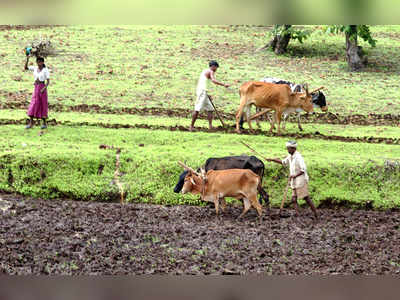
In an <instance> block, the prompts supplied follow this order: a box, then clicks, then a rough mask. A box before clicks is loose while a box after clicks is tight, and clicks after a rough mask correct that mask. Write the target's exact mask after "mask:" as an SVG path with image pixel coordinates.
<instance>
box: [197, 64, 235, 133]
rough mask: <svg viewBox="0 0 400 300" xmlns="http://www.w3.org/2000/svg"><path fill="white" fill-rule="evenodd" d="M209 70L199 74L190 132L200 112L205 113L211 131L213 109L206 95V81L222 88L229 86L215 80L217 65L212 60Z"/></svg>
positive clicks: (209, 97) (209, 98)
mask: <svg viewBox="0 0 400 300" xmlns="http://www.w3.org/2000/svg"><path fill="white" fill-rule="evenodd" d="M209 67H210V68H209V69H205V70H203V72H201V74H200V78H199V82H198V84H197V89H196V97H197V100H196V104H195V107H194V112H193V114H192V124H191V125H190V129H189V130H190V131H193V130H194V123H195V122H196V120H197V117H198V116H199V112H200V111H203V110H205V111H207V118H208V125H209V128H210V129H212V128H213V127H212V120H213V111H214V107H213V105H212V104H211V102H210V100H211V101H212V97H211V96H210V95H208V94H207V81H208V80H211V82H213V83H214V84H216V85H220V86H224V87H226V88H227V87H229V84H224V83H221V82H218V81H217V80H216V79H215V72H216V71H217V69H218V67H219V64H218V63H217V62H216V61H214V60H212V61H210V63H209Z"/></svg>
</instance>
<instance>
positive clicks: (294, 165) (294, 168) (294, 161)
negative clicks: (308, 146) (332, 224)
mask: <svg viewBox="0 0 400 300" xmlns="http://www.w3.org/2000/svg"><path fill="white" fill-rule="evenodd" d="M286 148H287V150H288V152H289V155H288V156H287V157H286V158H285V159H284V160H280V159H279V158H267V159H266V160H267V161H271V162H275V163H277V164H281V165H284V166H286V167H287V166H289V169H290V177H289V183H290V187H291V188H292V191H293V192H292V203H293V205H294V208H295V209H296V215H297V216H298V215H299V208H298V205H297V199H305V200H306V202H307V203H308V205H309V206H310V207H311V210H312V211H313V213H314V215H315V218H316V219H318V213H317V209H316V208H315V206H314V203H313V202H312V201H311V198H310V195H309V193H308V174H307V167H306V164H305V162H304V159H303V156H301V154H300V153H299V152H298V151H297V143H296V142H295V141H289V142H287V143H286Z"/></svg>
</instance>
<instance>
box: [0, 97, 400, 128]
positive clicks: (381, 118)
mask: <svg viewBox="0 0 400 300" xmlns="http://www.w3.org/2000/svg"><path fill="white" fill-rule="evenodd" d="M0 94H1V93H0ZM3 94H4V93H3ZM28 105H29V103H28V102H26V100H25V99H24V100H23V101H5V102H3V103H1V104H0V108H3V109H26V108H27V107H28ZM49 109H50V111H55V112H91V113H93V112H95V113H101V114H132V115H150V116H169V117H184V118H188V117H190V116H191V114H192V112H193V111H192V110H190V109H183V108H175V109H166V108H161V107H140V108H136V107H122V108H116V107H110V106H100V105H97V104H92V105H88V104H79V105H73V106H69V105H68V106H67V105H62V104H59V103H53V104H49ZM220 115H221V117H222V118H223V119H225V120H230V121H233V120H235V114H234V113H226V112H220ZM200 119H206V116H204V115H200ZM289 121H291V122H296V117H295V116H294V115H291V116H290V117H289ZM301 121H302V123H318V124H338V125H363V126H368V125H388V126H399V125H400V115H392V114H374V113H371V114H368V115H362V114H352V115H340V114H334V113H331V112H327V113H318V112H316V113H315V114H308V115H307V114H304V115H302V118H301Z"/></svg>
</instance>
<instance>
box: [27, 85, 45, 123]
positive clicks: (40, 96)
mask: <svg viewBox="0 0 400 300" xmlns="http://www.w3.org/2000/svg"><path fill="white" fill-rule="evenodd" d="M44 87H45V84H44V83H40V84H35V89H34V90H33V95H32V100H31V103H30V104H29V108H28V116H29V117H34V118H40V119H43V118H47V113H48V110H49V104H48V102H47V89H45V90H44V91H43V93H41V92H40V90H41V89H42V88H44Z"/></svg>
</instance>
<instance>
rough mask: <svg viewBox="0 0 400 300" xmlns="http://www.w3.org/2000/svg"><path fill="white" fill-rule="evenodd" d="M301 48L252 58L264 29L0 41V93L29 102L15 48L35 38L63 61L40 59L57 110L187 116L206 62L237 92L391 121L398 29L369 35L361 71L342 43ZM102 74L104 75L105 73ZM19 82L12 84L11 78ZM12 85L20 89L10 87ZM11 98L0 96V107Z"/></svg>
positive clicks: (83, 31) (27, 34) (232, 104)
mask: <svg viewBox="0 0 400 300" xmlns="http://www.w3.org/2000/svg"><path fill="white" fill-rule="evenodd" d="M307 27H308V28H310V29H311V30H312V31H313V32H312V34H311V36H310V38H309V39H307V40H306V41H305V42H304V43H303V44H300V43H298V42H291V43H290V46H289V53H288V54H286V55H284V56H276V55H275V54H273V53H272V52H270V51H264V52H255V50H256V49H257V48H259V47H261V46H263V45H264V44H266V43H267V42H268V40H269V38H270V30H271V28H270V27H256V26H118V27H116V26H71V27H56V28H42V29H39V30H28V31H13V30H11V31H2V32H1V33H0V43H1V45H2V47H1V49H0V66H1V67H2V72H1V73H0V82H1V83H2V86H1V88H0V92H6V93H7V92H16V91H22V92H23V94H24V95H25V98H26V99H29V97H30V93H31V89H32V75H31V74H30V73H28V72H27V73H22V71H21V70H22V67H23V61H24V55H23V53H22V49H23V47H24V46H25V45H26V43H27V42H29V41H30V40H31V39H33V38H35V37H38V36H40V35H43V36H47V37H50V38H51V39H52V41H53V42H54V44H55V45H56V47H57V48H58V49H66V50H67V51H68V53H67V54H66V55H64V56H58V57H54V58H49V59H48V61H47V64H48V66H49V67H50V68H51V69H52V72H51V76H52V86H51V87H50V88H49V93H50V101H51V102H57V103H61V104H63V105H66V106H70V105H77V104H83V103H84V104H98V105H100V106H112V107H144V106H157V107H163V108H176V107H178V108H192V107H193V103H194V90H195V85H196V83H197V79H198V76H199V74H200V72H201V71H202V69H204V68H205V67H207V62H208V60H210V59H217V60H218V61H219V62H220V65H221V68H220V69H219V70H218V72H217V78H219V79H220V80H221V81H224V82H229V83H231V84H233V87H234V88H238V87H239V86H240V84H241V83H243V82H245V81H248V80H254V79H256V80H257V79H259V78H261V77H264V76H274V77H280V78H284V79H287V80H290V81H294V82H298V83H303V82H308V83H309V85H310V87H311V88H316V87H319V86H322V85H323V86H325V87H326V96H327V101H328V103H329V106H330V111H332V112H335V113H340V114H343V115H348V114H353V113H362V114H368V113H379V114H386V113H392V114H399V113H400V90H399V89H398V88H397V87H398V82H399V80H400V77H399V76H400V75H399V71H400V53H399V52H398V51H397V48H398V40H399V39H400V33H399V31H400V29H399V28H400V27H399V26H373V27H372V32H373V35H374V37H376V39H377V40H378V43H377V47H376V48H371V47H370V46H368V45H367V44H366V43H364V42H363V41H361V42H360V44H361V45H362V46H363V47H364V48H365V50H366V51H367V52H368V57H369V61H370V65H369V67H368V68H367V69H366V71H365V72H361V73H350V72H347V71H346V68H347V64H346V61H345V52H344V46H345V42H344V36H342V35H327V34H324V33H323V32H322V31H321V26H307ZM111 70H112V74H110V71H111ZM19 76H21V78H18V77H19ZM15 79H17V80H20V81H16V80H15ZM211 93H213V94H215V96H216V97H215V98H216V103H217V104H218V106H219V107H221V108H223V110H224V111H226V112H233V111H235V110H236V109H237V106H238V102H239V98H238V95H237V92H236V91H227V90H225V89H224V88H221V87H212V89H211ZM12 100H13V98H12V97H11V98H8V97H6V96H2V97H0V101H1V102H0V104H1V103H2V102H6V101H12Z"/></svg>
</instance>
